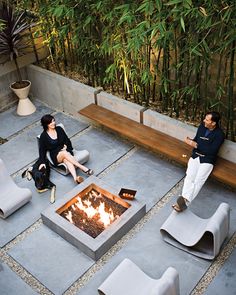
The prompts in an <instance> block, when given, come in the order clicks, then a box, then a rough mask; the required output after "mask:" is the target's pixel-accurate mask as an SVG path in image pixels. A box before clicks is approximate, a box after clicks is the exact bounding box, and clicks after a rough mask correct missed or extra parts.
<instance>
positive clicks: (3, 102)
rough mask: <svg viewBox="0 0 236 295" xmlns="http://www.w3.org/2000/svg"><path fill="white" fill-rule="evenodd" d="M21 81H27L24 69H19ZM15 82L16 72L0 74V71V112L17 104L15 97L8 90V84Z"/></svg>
mask: <svg viewBox="0 0 236 295" xmlns="http://www.w3.org/2000/svg"><path fill="white" fill-rule="evenodd" d="M21 74H22V77H23V79H27V73H26V69H25V68H23V69H21ZM16 80H17V73H16V71H12V72H8V73H4V74H2V72H1V69H0V111H3V110H4V109H6V108H9V107H10V106H12V105H14V104H16V103H17V102H18V98H17V96H16V95H15V94H14V93H13V92H12V90H11V89H10V88H9V86H10V84H11V83H13V82H14V81H16Z"/></svg>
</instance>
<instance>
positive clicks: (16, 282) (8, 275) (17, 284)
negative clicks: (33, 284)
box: [0, 261, 37, 295]
mask: <svg viewBox="0 0 236 295" xmlns="http://www.w3.org/2000/svg"><path fill="white" fill-rule="evenodd" d="M0 290H1V291H0V293H1V295H15V294H16V293H17V295H36V294H37V293H36V292H34V290H32V289H31V288H30V287H29V286H28V285H27V284H26V283H25V282H24V281H23V280H22V279H21V278H19V277H18V275H17V274H16V273H15V272H14V271H12V270H11V269H10V268H9V267H8V266H7V265H6V264H5V263H1V261H0Z"/></svg>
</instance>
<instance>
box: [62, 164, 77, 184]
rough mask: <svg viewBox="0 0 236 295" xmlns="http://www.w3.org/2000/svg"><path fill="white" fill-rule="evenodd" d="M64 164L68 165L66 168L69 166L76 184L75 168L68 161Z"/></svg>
mask: <svg viewBox="0 0 236 295" xmlns="http://www.w3.org/2000/svg"><path fill="white" fill-rule="evenodd" d="M63 163H65V164H66V166H67V168H68V170H69V172H70V174H71V175H72V177H73V179H74V181H75V182H76V178H77V175H76V170H75V166H74V165H73V164H72V163H71V162H69V161H68V160H66V159H64V160H63Z"/></svg>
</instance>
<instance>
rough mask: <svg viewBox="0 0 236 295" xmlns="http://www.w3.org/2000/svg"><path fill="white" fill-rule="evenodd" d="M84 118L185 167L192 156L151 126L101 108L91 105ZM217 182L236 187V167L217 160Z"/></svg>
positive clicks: (185, 148) (214, 174) (82, 111)
mask: <svg viewBox="0 0 236 295" xmlns="http://www.w3.org/2000/svg"><path fill="white" fill-rule="evenodd" d="M79 113H80V114H82V115H84V116H85V117H87V118H89V119H91V120H94V121H96V122H97V123H99V124H101V125H103V126H105V127H107V128H109V129H111V130H112V131H115V132H116V133H118V134H119V135H121V136H125V137H126V138H128V139H130V140H132V141H134V142H135V143H137V144H139V145H142V146H144V147H146V148H148V149H151V150H152V151H154V152H157V153H159V154H163V155H165V156H166V157H168V158H170V159H172V160H174V161H176V162H178V163H180V164H182V165H186V164H187V162H188V159H189V157H190V155H191V147H189V146H188V145H187V144H186V143H185V142H182V141H180V140H178V139H176V138H174V137H171V136H169V135H167V134H164V133H162V132H160V131H157V130H155V129H152V128H151V127H148V126H145V125H142V124H140V123H137V122H135V121H133V120H131V119H129V118H126V117H124V116H122V115H119V114H117V113H114V112H112V111H110V110H108V109H105V108H103V107H101V106H98V105H95V104H90V105H88V106H87V107H85V108H84V109H82V110H80V111H79ZM211 175H212V176H213V177H214V178H216V179H217V180H219V181H221V182H223V183H225V184H227V185H230V186H232V187H234V188H236V164H235V163H232V162H230V161H227V160H225V159H222V158H218V160H217V165H216V166H215V168H214V170H213V172H212V174H211Z"/></svg>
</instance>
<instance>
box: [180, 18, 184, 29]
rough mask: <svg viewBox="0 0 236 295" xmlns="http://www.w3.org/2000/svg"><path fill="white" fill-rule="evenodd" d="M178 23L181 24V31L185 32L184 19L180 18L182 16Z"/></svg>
mask: <svg viewBox="0 0 236 295" xmlns="http://www.w3.org/2000/svg"><path fill="white" fill-rule="evenodd" d="M180 24H181V27H182V29H183V31H184V32H185V24H184V19H183V18H182V16H181V18H180Z"/></svg>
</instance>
